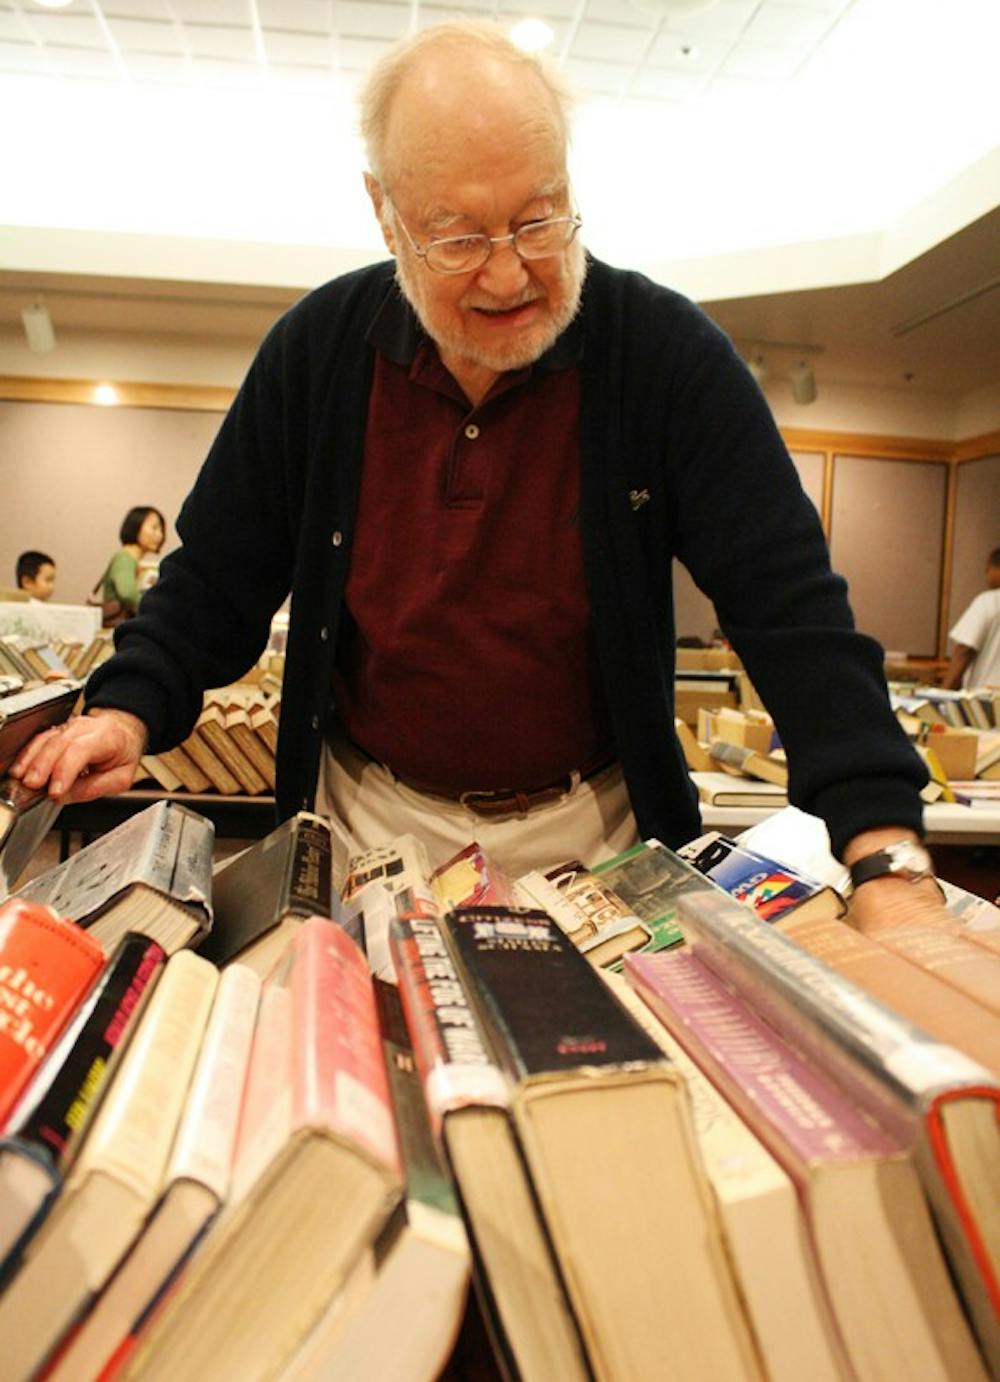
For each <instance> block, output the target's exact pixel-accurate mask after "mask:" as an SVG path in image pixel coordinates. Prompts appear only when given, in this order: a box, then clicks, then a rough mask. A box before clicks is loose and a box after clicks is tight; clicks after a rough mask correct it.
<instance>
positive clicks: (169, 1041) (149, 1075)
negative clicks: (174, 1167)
mask: <svg viewBox="0 0 1000 1382" xmlns="http://www.w3.org/2000/svg"><path fill="white" fill-rule="evenodd" d="M218 977H219V976H218V970H217V969H216V968H215V966H214V965H212V964H210V963H209V961H208V960H203V959H201V957H200V956H198V955H194V954H192V953H191V952H190V951H189V950H182V951H179V952H178V953H177V954H176V955H174V956H172V958H171V959H170V961H169V962H168V964H167V965H166V967H165V969H164V971H163V975H162V977H161V979H160V981H159V983H158V984H157V986H156V989H155V990H154V992H153V997H152V999H151V1000H150V1003H149V1005H148V1007H147V1009H146V1011H145V1013H144V1014H143V1016H142V1019H141V1021H140V1023H139V1027H138V1029H137V1031H136V1033H135V1035H134V1037H133V1038H132V1040H131V1042H130V1043H129V1047H128V1050H127V1051H126V1052H125V1056H124V1059H123V1061H122V1064H121V1068H120V1069H119V1071H118V1073H117V1075H116V1076H115V1079H114V1082H113V1083H112V1086H111V1088H110V1090H109V1091H108V1094H107V1097H106V1098H105V1100H104V1103H103V1104H102V1106H101V1109H100V1112H99V1113H98V1115H97V1118H96V1119H95V1122H94V1126H93V1129H92V1131H91V1133H90V1135H89V1136H88V1138H87V1140H86V1142H85V1143H84V1146H83V1150H82V1152H81V1154H80V1157H79V1159H78V1161H77V1163H76V1166H75V1167H74V1169H73V1172H72V1173H71V1176H70V1183H71V1184H73V1183H76V1182H77V1181H82V1180H83V1179H85V1178H86V1177H87V1176H88V1175H90V1174H91V1173H93V1172H95V1171H99V1172H103V1173H105V1174H107V1175H109V1176H112V1177H114V1178H115V1179H117V1180H119V1181H121V1182H122V1183H123V1184H125V1185H127V1186H129V1188H130V1189H132V1190H133V1191H134V1192H135V1193H136V1194H137V1195H139V1196H141V1197H143V1198H145V1199H147V1200H149V1201H150V1202H152V1200H153V1199H154V1198H155V1196H156V1194H157V1193H158V1191H159V1187H160V1183H161V1181H162V1179H163V1173H164V1170H165V1169H166V1164H167V1157H168V1156H169V1153H170V1147H171V1143H172V1142H173V1138H174V1134H175V1132H176V1130H177V1124H178V1121H179V1119H180V1116H181V1110H182V1109H183V1107H184V1102H185V1100H186V1098H187V1093H188V1088H189V1086H190V1082H191V1074H192V1071H193V1069H194V1065H195V1061H196V1060H197V1057H198V1050H199V1047H200V1045H201V1040H202V1036H203V1034H204V1031H205V1024H206V1022H207V1020H208V1014H209V1011H210V1009H211V1005H212V1000H213V997H214V995H215V989H216V987H217V985H218Z"/></svg>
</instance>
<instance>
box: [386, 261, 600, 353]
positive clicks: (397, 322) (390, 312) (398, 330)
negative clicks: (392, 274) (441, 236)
mask: <svg viewBox="0 0 1000 1382" xmlns="http://www.w3.org/2000/svg"><path fill="white" fill-rule="evenodd" d="M365 339H366V341H367V342H368V344H369V345H371V346H374V348H375V349H376V350H377V351H378V352H379V354H380V355H384V356H385V357H386V359H388V360H391V361H392V362H393V364H396V365H403V366H405V367H406V368H407V369H409V368H410V366H411V365H412V364H413V362H414V360H415V359H416V358H417V352H418V351H419V349H420V347H421V346H422V345H423V344H424V342H425V341H426V340H427V336H426V334H425V332H424V329H423V327H422V326H421V325H420V322H419V321H418V320H417V314H416V313H415V312H414V310H413V308H412V307H411V306H410V304H409V303H408V302H407V300H406V298H405V297H404V296H403V294H402V292H401V291H400V289H399V286H398V285H397V284H396V283H395V282H394V283H393V284H392V286H391V287H390V289H389V292H388V293H387V294H386V296H385V298H384V300H383V302H382V305H381V306H380V307H379V309H378V311H377V312H376V313H375V316H374V317H373V318H372V321H371V324H370V326H369V327H368V330H367V332H366V333H365ZM582 353H583V323H582V321H581V320H580V314H579V313H577V315H576V317H575V318H574V319H573V321H571V322H570V324H569V326H567V328H566V330H565V331H564V332H563V333H562V335H561V336H560V337H559V338H558V340H556V341H555V342H554V343H553V344H552V345H551V346H550V347H549V349H548V350H547V351H546V352H545V354H544V355H540V356H539V358H538V359H537V360H536V361H535V364H536V365H537V366H538V367H539V368H540V369H546V370H562V369H569V368H570V367H571V366H572V365H575V364H577V363H578V362H579V360H580V356H581V355H582Z"/></svg>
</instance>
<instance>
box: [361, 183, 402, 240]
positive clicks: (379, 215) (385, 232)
mask: <svg viewBox="0 0 1000 1382" xmlns="http://www.w3.org/2000/svg"><path fill="white" fill-rule="evenodd" d="M365 191H366V192H367V193H368V195H369V197H370V198H371V203H372V206H373V207H374V209H375V219H376V220H377V221H378V224H379V229H380V230H381V232H382V239H383V240H384V241H385V244H386V249H388V251H389V253H390V254H395V253H396V237H395V235H394V233H393V226H392V217H391V216H390V215H389V207H388V199H387V197H386V195H385V189H384V188H383V186H382V184H381V183H380V182H379V180H378V178H376V177H374V176H373V175H372V174H371V173H365Z"/></svg>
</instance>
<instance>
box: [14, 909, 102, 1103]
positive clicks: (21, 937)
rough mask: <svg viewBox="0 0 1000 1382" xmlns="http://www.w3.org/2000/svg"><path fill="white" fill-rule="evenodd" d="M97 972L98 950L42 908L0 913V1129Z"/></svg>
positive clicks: (70, 925)
mask: <svg viewBox="0 0 1000 1382" xmlns="http://www.w3.org/2000/svg"><path fill="white" fill-rule="evenodd" d="M103 967H104V951H103V950H102V949H101V947H100V945H99V944H98V943H97V942H96V941H95V940H94V939H93V938H92V937H91V936H89V935H88V934H87V932H86V931H84V930H83V929H82V928H81V927H79V926H77V925H75V924H74V923H73V922H71V921H64V920H63V919H62V918H61V917H58V916H56V914H55V913H54V912H52V911H50V910H49V908H48V907H42V906H40V905H39V904H38V903H33V902H25V901H23V900H21V899H20V898H12V899H10V901H8V902H5V903H4V904H3V905H2V906H0V1129H2V1128H3V1126H4V1124H5V1123H6V1121H7V1118H8V1117H9V1115H10V1113H11V1111H12V1110H13V1108H14V1107H15V1105H16V1104H17V1101H18V1099H19V1097H20V1095H21V1094H22V1092H23V1091H24V1089H25V1088H26V1087H27V1085H28V1082H29V1081H30V1079H31V1077H32V1076H33V1075H34V1073H35V1071H36V1070H37V1069H38V1067H39V1065H40V1064H41V1062H42V1059H43V1058H44V1056H45V1055H46V1054H47V1052H48V1051H49V1049H50V1048H51V1046H52V1044H53V1042H54V1041H55V1040H56V1038H57V1037H58V1036H59V1034H60V1032H61V1031H62V1029H63V1027H64V1026H65V1025H66V1023H67V1022H68V1021H69V1019H70V1017H71V1016H72V1015H73V1013H74V1012H75V1011H76V1009H77V1007H78V1006H79V1004H80V1003H81V1002H82V1001H83V999H84V998H85V996H86V994H87V992H88V990H89V989H90V987H91V985H92V984H93V982H94V980H95V979H96V978H97V976H98V975H99V974H100V972H101V970H102V968H103Z"/></svg>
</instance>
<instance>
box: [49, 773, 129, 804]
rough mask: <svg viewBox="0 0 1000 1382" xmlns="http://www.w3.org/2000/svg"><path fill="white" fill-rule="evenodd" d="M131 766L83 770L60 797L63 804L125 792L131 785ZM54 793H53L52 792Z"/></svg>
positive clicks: (92, 799)
mask: <svg viewBox="0 0 1000 1382" xmlns="http://www.w3.org/2000/svg"><path fill="white" fill-rule="evenodd" d="M132 776H133V773H132V769H131V768H128V767H126V768H112V769H111V770H110V771H108V772H93V771H89V770H85V771H84V772H83V773H81V774H80V775H79V776H78V777H77V778H76V780H75V782H73V783H71V785H70V788H69V790H68V791H67V792H66V794H65V796H64V797H63V798H62V803H61V804H62V805H63V806H70V805H71V804H72V803H74V802H79V801H94V800H95V799H96V798H97V797H108V796H114V795H116V794H117V793H118V792H127V791H128V789H129V788H130V787H131V786H132ZM53 795H55V794H53Z"/></svg>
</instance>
